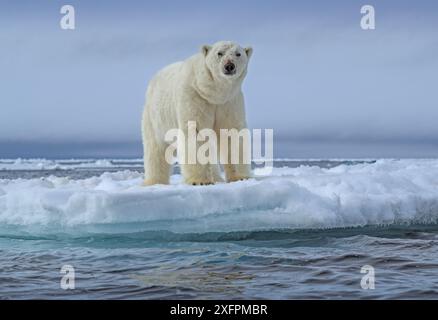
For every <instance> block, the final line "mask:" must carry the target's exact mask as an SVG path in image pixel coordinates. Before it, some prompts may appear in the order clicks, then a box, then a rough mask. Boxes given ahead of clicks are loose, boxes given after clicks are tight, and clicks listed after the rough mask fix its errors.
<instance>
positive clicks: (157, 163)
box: [143, 125, 171, 186]
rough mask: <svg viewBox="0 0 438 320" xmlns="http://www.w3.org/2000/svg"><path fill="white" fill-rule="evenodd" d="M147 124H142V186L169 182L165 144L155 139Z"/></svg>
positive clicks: (169, 167)
mask: <svg viewBox="0 0 438 320" xmlns="http://www.w3.org/2000/svg"><path fill="white" fill-rule="evenodd" d="M151 131H152V130H151V128H150V127H149V126H147V125H144V126H143V149H144V158H143V160H144V175H145V176H144V182H143V185H144V186H150V185H154V184H169V178H170V170H171V164H169V163H168V162H167V161H166V158H165V152H166V144H164V143H159V142H157V141H156V140H155V135H154V133H153V132H151Z"/></svg>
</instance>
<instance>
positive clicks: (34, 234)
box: [0, 160, 438, 299]
mask: <svg viewBox="0 0 438 320" xmlns="http://www.w3.org/2000/svg"><path fill="white" fill-rule="evenodd" d="M311 164H312V165H311ZM279 166H280V167H276V168H274V170H273V172H272V173H271V174H270V175H263V174H264V170H262V169H256V170H255V176H254V179H251V180H248V181H242V182H236V183H232V184H225V183H224V184H217V185H214V186H199V187H193V186H186V185H184V184H181V183H180V180H181V177H180V176H179V175H174V176H172V184H171V185H169V186H152V187H141V181H142V175H141V162H138V161H135V160H130V161H127V160H124V161H121V160H120V161H116V160H112V161H110V160H105V161H91V160H90V161H76V160H70V161H49V160H32V161H27V160H0V178H1V180H0V269H1V270H2V273H1V274H0V282H1V283H2V286H1V287H0V297H1V298H56V297H58V298H59V297H64V298H133V299H134V298H139V299H142V298H150V299H154V298H189V299H190V298H281V299H283V298H285V299H287V298H355V297H356V298H360V297H369V298H373V297H374V298H388V297H391V298H438V291H437V288H438V286H437V284H438V280H437V277H436V276H435V270H436V268H437V267H438V249H437V248H436V244H437V243H438V242H437V231H438V228H437V225H436V221H437V218H438V160H378V161H369V162H360V163H351V162H342V161H341V162H327V161H314V162H307V161H301V162H297V161H293V162H288V161H285V162H279ZM64 264H70V265H72V266H74V267H75V270H76V277H77V280H76V289H74V290H70V291H65V290H62V289H61V288H60V286H59V281H60V278H61V276H62V275H61V274H60V273H59V271H60V269H61V267H62V266H63V265H64ZM364 265H371V266H373V267H374V268H375V273H376V285H375V289H374V290H364V289H362V288H361V285H360V281H361V278H362V276H363V274H361V273H360V270H361V267H362V266H364ZM35 288H37V290H36V289H35Z"/></svg>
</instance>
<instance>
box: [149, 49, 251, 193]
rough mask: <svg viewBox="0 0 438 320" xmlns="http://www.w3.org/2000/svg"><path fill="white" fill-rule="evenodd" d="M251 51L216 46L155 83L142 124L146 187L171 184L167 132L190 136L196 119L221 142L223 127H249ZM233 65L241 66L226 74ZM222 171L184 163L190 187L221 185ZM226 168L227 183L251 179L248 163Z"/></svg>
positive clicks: (172, 67) (173, 68) (177, 65)
mask: <svg viewBox="0 0 438 320" xmlns="http://www.w3.org/2000/svg"><path fill="white" fill-rule="evenodd" d="M219 52H221V53H222V56H219V55H218V53H219ZM251 53H252V49H251V48H245V49H243V48H242V47H240V46H239V45H238V44H236V43H234V42H229V41H221V42H217V43H215V44H214V45H213V46H203V47H202V49H201V52H200V53H198V54H195V55H194V56H192V57H190V58H189V59H187V60H185V61H182V62H177V63H174V64H171V65H169V66H167V67H165V68H164V69H162V70H161V71H160V72H158V74H157V75H156V76H155V77H154V78H153V79H152V80H151V81H150V83H149V86H148V89H147V92H146V105H145V109H144V113H143V123H142V130H143V147H144V167H145V180H144V184H145V185H152V184H168V183H169V176H170V169H171V166H170V165H169V164H168V163H167V162H166V160H165V150H166V148H167V147H168V143H167V142H166V141H165V140H164V137H165V134H166V132H167V131H168V130H170V129H175V128H179V129H182V130H183V132H185V133H186V137H187V123H188V121H196V127H197V130H198V131H199V130H201V129H204V128H209V129H213V130H215V132H216V134H217V137H218V138H219V130H220V129H233V128H235V129H237V130H241V129H243V128H246V119H245V106H244V99H243V93H242V90H241V85H242V82H243V79H244V78H245V75H246V71H247V65H248V60H249V57H250V56H251ZM238 54H240V56H238ZM230 61H231V62H233V63H234V64H235V65H236V73H235V74H234V75H226V74H225V73H224V66H225V64H226V63H227V62H230ZM218 141H219V140H218ZM229 153H230V151H229ZM219 170H220V168H219V166H218V165H211V164H206V165H201V164H185V165H181V171H182V175H183V177H184V180H185V182H186V183H188V184H212V183H214V182H217V181H221V177H220V171H219ZM224 170H225V176H226V179H227V181H236V180H240V179H247V178H249V177H250V165H247V164H236V165H232V164H226V165H224Z"/></svg>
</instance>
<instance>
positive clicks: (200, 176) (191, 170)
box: [181, 164, 215, 186]
mask: <svg viewBox="0 0 438 320" xmlns="http://www.w3.org/2000/svg"><path fill="white" fill-rule="evenodd" d="M209 167H210V166H209V165H208V164H205V165H202V164H183V165H181V173H182V176H183V178H184V182H185V183H187V184H190V185H194V186H198V185H200V186H202V185H209V184H214V183H215V178H214V176H213V175H212V174H211V172H210V170H209Z"/></svg>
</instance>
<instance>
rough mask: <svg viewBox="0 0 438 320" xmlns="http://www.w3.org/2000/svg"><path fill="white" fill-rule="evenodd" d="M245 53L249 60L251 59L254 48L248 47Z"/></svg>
mask: <svg viewBox="0 0 438 320" xmlns="http://www.w3.org/2000/svg"><path fill="white" fill-rule="evenodd" d="M245 52H246V55H247V57H248V58H251V55H252V48H251V47H246V48H245Z"/></svg>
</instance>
